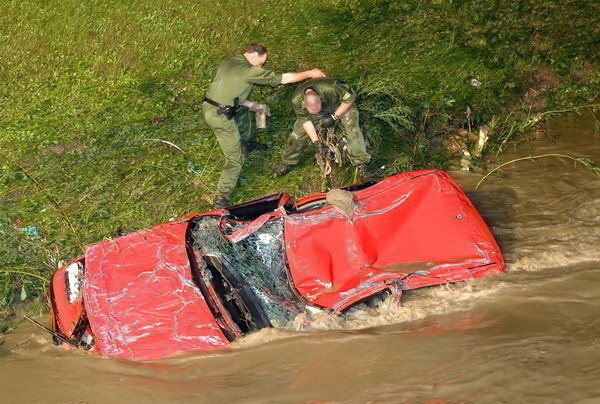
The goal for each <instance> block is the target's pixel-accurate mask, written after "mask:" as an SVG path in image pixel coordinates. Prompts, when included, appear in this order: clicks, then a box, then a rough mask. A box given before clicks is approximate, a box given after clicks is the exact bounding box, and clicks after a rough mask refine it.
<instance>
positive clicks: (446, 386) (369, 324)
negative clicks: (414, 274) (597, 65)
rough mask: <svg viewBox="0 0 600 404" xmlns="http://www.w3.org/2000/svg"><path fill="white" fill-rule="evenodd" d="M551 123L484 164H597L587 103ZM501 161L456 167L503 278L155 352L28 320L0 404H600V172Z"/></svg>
mask: <svg viewBox="0 0 600 404" xmlns="http://www.w3.org/2000/svg"><path fill="white" fill-rule="evenodd" d="M546 129H547V131H548V134H549V135H550V137H551V138H552V139H551V140H549V139H548V138H546V137H542V138H540V139H537V140H532V141H527V142H524V143H522V144H521V145H519V146H518V147H517V148H516V149H514V150H512V151H510V152H508V153H506V154H504V155H502V156H500V157H499V158H497V159H496V160H495V161H494V162H493V163H492V164H490V168H491V167H495V166H497V165H499V164H501V163H503V162H506V161H509V160H511V159H515V158H519V157H523V156H529V155H538V154H544V153H563V154H568V155H571V156H577V157H578V156H587V157H590V158H592V159H594V160H595V161H596V162H600V134H598V133H595V132H594V130H593V129H594V121H593V118H592V116H591V115H589V114H582V115H569V116H563V117H560V118H558V119H555V120H553V121H551V122H550V123H548V124H547V125H546ZM502 173H503V174H504V175H503V176H502V177H497V176H493V177H490V178H488V179H487V180H486V181H485V182H484V183H483V184H482V185H481V187H480V188H479V189H478V190H477V191H474V190H473V189H474V186H475V184H476V183H477V181H479V180H480V179H481V177H482V175H481V174H476V173H466V172H460V171H453V172H451V174H452V176H453V177H454V178H455V179H456V180H457V181H458V182H459V183H460V184H461V186H463V188H464V189H465V190H466V191H467V193H468V194H469V196H470V197H471V198H472V200H473V201H474V203H475V204H476V205H477V206H478V208H479V210H480V212H481V213H482V215H483V216H484V217H485V218H486V220H487V221H488V223H489V224H490V226H491V229H492V232H493V233H494V234H495V236H496V238H497V239H498V241H499V244H500V245H501V247H502V250H503V252H504V254H505V258H506V261H507V264H508V268H509V272H508V273H506V274H500V275H495V276H492V277H488V278H485V279H477V280H474V281H471V282H463V283H460V284H455V285H450V286H443V287H434V288H429V289H426V290H420V291H413V292H411V293H410V294H408V293H407V294H405V299H404V306H403V307H401V308H398V307H394V306H392V305H384V306H383V307H381V308H379V309H376V310H375V309H372V310H370V311H362V312H358V313H356V314H355V315H354V316H353V317H352V318H350V319H347V320H343V319H340V318H336V317H329V316H323V317H322V318H318V319H317V321H316V323H315V326H314V327H313V328H312V329H311V330H306V329H301V327H300V325H299V326H298V331H294V332H290V331H287V332H282V331H277V330H263V331H261V332H258V333H256V334H253V335H250V336H248V337H246V338H244V339H242V340H241V341H239V342H238V343H236V344H235V345H234V346H233V347H232V348H231V349H223V350H216V351H207V352H200V353H184V354H181V355H178V356H177V357H174V358H169V359H165V360H161V361H155V362H138V361H130V360H122V359H115V358H107V357H101V356H95V355H85V354H83V353H80V352H74V351H65V350H62V349H60V348H58V347H55V346H54V345H52V344H51V343H50V339H49V337H48V335H46V334H45V333H44V332H43V331H41V330H39V329H36V328H34V327H33V326H32V325H31V324H29V323H22V324H21V325H20V326H19V327H18V328H17V330H16V331H15V332H13V333H11V334H9V335H7V336H5V337H4V342H3V344H2V345H0V400H1V401H2V402H5V403H8V402H11V403H35V402H40V403H54V402H60V403H105V402H211V403H212V402H249V403H264V402H276V403H278V402H284V403H285V402H290V403H296V402H317V403H321V402H325V403H326V402H414V403H446V402H448V403H456V402H477V403H598V402H600V248H599V241H600V179H598V178H597V177H595V176H594V175H592V174H590V173H589V172H588V171H587V170H586V169H585V168H583V167H582V166H574V164H573V161H572V160H569V159H564V158H563V159H561V158H544V159H540V160H538V161H537V162H535V163H534V162H530V161H522V162H519V163H515V164H510V165H508V166H507V167H505V168H504V169H503V170H502ZM40 320H41V321H45V319H40ZM298 324H300V322H299V323H298Z"/></svg>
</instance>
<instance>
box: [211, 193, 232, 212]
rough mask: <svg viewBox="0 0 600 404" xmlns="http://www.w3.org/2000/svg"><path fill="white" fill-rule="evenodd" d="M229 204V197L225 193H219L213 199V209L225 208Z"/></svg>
mask: <svg viewBox="0 0 600 404" xmlns="http://www.w3.org/2000/svg"><path fill="white" fill-rule="evenodd" d="M228 206H229V198H227V197H226V196H224V195H217V196H215V199H214V200H213V204H212V207H213V209H225V208H226V207H228Z"/></svg>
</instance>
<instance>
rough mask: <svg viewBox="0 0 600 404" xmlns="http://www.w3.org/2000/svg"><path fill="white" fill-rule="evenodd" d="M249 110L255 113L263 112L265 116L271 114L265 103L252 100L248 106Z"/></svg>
mask: <svg viewBox="0 0 600 404" xmlns="http://www.w3.org/2000/svg"><path fill="white" fill-rule="evenodd" d="M250 111H252V112H255V113H263V114H265V115H266V116H271V110H270V109H269V107H268V106H267V105H265V104H259V103H258V102H253V103H252V105H251V106H250Z"/></svg>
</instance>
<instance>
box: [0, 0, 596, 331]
mask: <svg viewBox="0 0 600 404" xmlns="http://www.w3.org/2000/svg"><path fill="white" fill-rule="evenodd" d="M555 3H557V2H554V1H549V0H540V1H524V0H515V1H493V2H492V1H481V0H480V1H474V0H470V1H467V0H465V1H441V0H430V1H397V0H389V1H376V0H355V1H350V0H346V1H345V0H321V1H304V2H298V1H291V0H272V1H260V0H254V1H246V0H237V1H228V0H224V1H220V2H218V4H217V3H215V2H214V1H210V2H209V1H203V0H200V1H199V0H180V1H177V2H164V1H158V0H137V1H131V2H127V3H126V4H125V3H123V2H119V1H114V0H113V1H111V0H105V1H86V2H81V1H73V0H64V1H60V2H59V1H50V2H42V1H34V0H21V1H14V0H7V1H5V4H3V12H2V14H1V15H0V28H1V29H0V61H1V62H2V63H0V82H1V83H2V86H0V153H1V154H0V156H2V158H1V159H0V236H2V240H3V243H2V247H1V248H0V308H1V310H2V311H1V312H0V316H2V317H3V321H2V322H0V328H2V329H6V328H8V327H9V324H10V322H11V319H13V318H15V313H16V308H17V307H20V306H21V305H22V304H23V303H27V302H29V301H39V300H40V296H43V293H44V290H45V288H46V286H47V283H46V282H44V281H42V280H41V279H40V277H41V278H44V279H49V278H50V276H51V274H52V272H53V271H54V269H55V268H56V267H57V265H59V264H60V263H61V262H64V261H65V260H68V259H70V258H73V257H75V256H78V255H80V254H81V253H82V251H83V250H82V248H83V246H85V245H86V244H89V243H92V242H95V241H98V240H101V239H103V238H106V237H112V236H114V235H115V234H117V233H118V232H119V231H133V230H137V229H140V228H144V227H146V226H150V225H152V224H155V223H159V222H162V221H166V220H168V219H169V218H171V217H178V216H182V215H184V214H187V213H190V212H201V211H204V210H206V209H207V208H208V207H209V203H210V201H211V199H212V197H213V190H214V186H215V184H216V182H217V180H218V176H219V173H220V169H221V167H222V163H223V160H222V157H221V153H220V150H219V148H218V146H217V144H216V141H215V139H214V137H213V136H212V134H211V132H210V131H209V130H208V128H207V127H206V126H205V125H204V124H203V123H202V122H201V120H200V118H199V113H198V111H199V106H200V103H201V99H202V95H203V93H204V91H205V89H206V88H207V87H208V85H209V83H210V81H211V80H212V78H213V75H214V73H215V69H216V66H217V65H218V63H219V61H220V60H222V59H223V58H225V57H227V56H230V55H234V54H236V53H239V52H240V50H241V48H242V47H243V46H244V45H245V44H246V43H248V42H252V41H258V42H262V43H264V44H266V45H267V47H268V48H269V50H270V59H269V62H268V64H267V67H269V68H273V69H275V70H277V71H297V70H302V69H307V68H312V67H319V68H321V69H323V70H324V71H326V72H327V73H328V74H329V75H331V76H334V77H339V78H341V79H343V80H345V81H346V82H348V83H350V84H351V85H352V86H354V87H355V88H356V89H358V90H359V92H360V94H361V95H360V98H359V101H358V106H359V109H360V110H361V121H362V125H363V127H364V130H365V133H366V134H367V137H368V139H369V143H370V149H371V152H372V154H373V155H374V161H373V164H372V166H373V168H375V167H385V168H383V169H380V170H379V174H381V175H386V174H391V173H393V172H397V171H402V170H410V169H417V168H423V167H439V168H445V167H448V165H449V164H451V162H452V161H453V157H452V156H451V155H449V154H447V153H446V152H445V151H444V149H443V148H442V147H440V145H441V143H442V140H443V139H445V138H446V137H448V136H449V135H451V134H452V133H454V131H455V130H456V129H457V128H467V127H472V128H473V129H475V128H477V127H478V126H479V125H482V124H488V125H489V124H490V122H495V123H496V125H494V126H493V130H492V133H491V134H490V137H491V143H490V145H489V147H488V149H487V151H488V152H493V153H496V152H500V151H501V150H502V149H503V148H505V147H506V146H507V145H509V144H511V142H513V141H515V140H517V139H518V138H519V137H520V136H522V133H523V132H524V131H525V130H526V129H527V128H528V127H530V126H531V125H530V123H531V120H532V118H535V117H536V116H538V115H536V114H540V113H541V114H543V113H545V112H548V113H547V114H546V115H544V116H549V115H550V113H549V111H559V110H566V109H570V108H578V107H580V106H583V105H592V106H594V105H595V106H596V107H597V105H598V103H599V101H598V99H597V96H598V88H599V84H600V70H599V68H598V32H597V26H598V17H597V16H598V15H599V14H600V13H599V11H600V10H598V8H599V7H598V5H597V4H596V3H594V2H587V1H566V2H562V3H561V4H555ZM246 10H250V11H246ZM557 16H560V18H557ZM473 79H476V80H478V81H479V82H481V83H482V84H481V85H480V86H473V85H471V81H472V80H473ZM293 90H294V85H289V86H283V87H279V88H276V89H272V88H255V90H254V93H253V94H252V98H253V99H255V100H257V101H261V102H265V103H267V104H268V105H269V106H270V107H271V110H272V112H273V116H272V118H271V120H270V121H269V124H268V128H267V130H265V131H263V132H262V133H261V134H260V136H259V138H260V140H261V141H263V142H265V143H268V144H269V145H270V146H271V148H270V150H269V151H268V152H265V153H252V154H250V155H249V156H248V158H247V160H246V165H245V167H244V170H243V172H242V177H241V180H240V184H239V187H238V189H237V191H236V193H235V194H234V196H233V198H234V199H233V201H234V202H239V201H243V200H247V199H250V198H255V197H259V196H262V195H265V194H269V193H275V192H279V191H281V190H288V191H290V192H291V193H293V194H296V195H302V194H306V193H310V192H316V191H322V190H323V189H324V187H326V186H327V184H326V183H324V181H323V180H322V179H321V177H320V175H319V173H318V170H317V168H316V165H315V164H314V162H313V160H312V156H310V155H308V154H307V155H306V156H305V158H304V159H303V160H302V161H301V163H300V165H299V167H298V168H297V169H296V170H294V171H293V172H292V173H290V174H289V175H287V176H285V177H283V178H280V179H276V180H273V179H271V178H270V177H269V174H270V172H271V167H272V166H273V165H274V164H276V163H277V162H278V159H279V153H280V151H281V149H282V147H283V144H284V141H285V138H286V136H287V134H288V133H289V131H290V129H291V126H292V124H293V120H294V118H293V113H292V110H291V106H290V104H289V99H290V95H291V93H292V92H293ZM467 108H469V109H470V111H471V115H470V116H469V118H468V119H467V115H466V110H467ZM140 139H162V140H165V141H168V142H172V143H174V144H176V145H177V146H179V147H180V148H181V150H183V153H182V152H181V151H180V150H177V149H176V148H174V147H171V146H169V145H168V144H165V143H163V142H157V141H139V140H140ZM190 160H191V161H192V162H193V163H194V165H195V167H196V169H197V171H198V172H200V175H196V174H194V173H191V172H188V171H187V166H188V162H189V161H190ZM352 174H353V173H352V170H351V169H348V168H342V169H338V170H337V178H338V182H339V183H349V182H350V181H352ZM17 220H20V224H15V221H17ZM27 226H35V227H36V229H37V231H38V233H39V234H38V235H28V234H27V233H26V232H24V231H22V230H21V229H22V228H25V227H27Z"/></svg>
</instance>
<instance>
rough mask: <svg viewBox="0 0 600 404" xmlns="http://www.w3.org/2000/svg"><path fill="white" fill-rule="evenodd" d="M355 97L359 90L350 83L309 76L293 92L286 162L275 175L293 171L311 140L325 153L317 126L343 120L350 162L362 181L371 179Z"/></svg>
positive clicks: (284, 159) (368, 156)
mask: <svg viewBox="0 0 600 404" xmlns="http://www.w3.org/2000/svg"><path fill="white" fill-rule="evenodd" d="M355 100H356V94H355V93H354V91H353V90H352V89H351V88H350V86H348V85H347V84H346V83H344V82H343V81H341V80H336V79H333V78H330V77H324V78H317V79H314V80H308V81H306V82H305V83H302V84H301V85H300V86H298V88H297V89H296V91H294V94H293V95H292V106H293V108H294V112H295V113H296V123H295V124H294V129H293V130H292V133H291V134H290V136H289V137H288V140H287V143H286V146H285V150H284V151H283V154H282V159H283V163H282V164H280V165H278V166H277V167H276V168H275V172H274V173H273V176H274V177H280V176H282V175H285V174H287V173H288V172H290V171H291V169H292V167H293V166H294V165H295V164H297V163H298V160H300V155H301V154H302V150H303V149H304V148H305V147H306V145H307V144H308V143H309V141H310V142H312V144H313V145H314V146H315V151H316V153H317V154H321V155H322V154H324V153H325V152H326V148H325V145H323V143H322V142H321V141H320V140H319V138H318V135H317V128H319V129H320V128H330V127H332V126H333V125H335V123H336V122H337V121H340V122H341V123H342V126H343V127H344V129H345V131H346V140H347V141H348V144H347V147H348V155H349V157H350V162H351V163H352V165H353V166H356V167H358V172H359V175H360V177H361V179H362V180H363V181H364V180H366V179H368V177H369V173H368V170H367V164H368V163H369V161H370V160H371V156H370V155H369V153H367V147H366V145H365V138H364V136H363V134H362V131H361V130H360V127H359V125H358V109H357V108H356V106H355V105H354V101H355Z"/></svg>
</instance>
